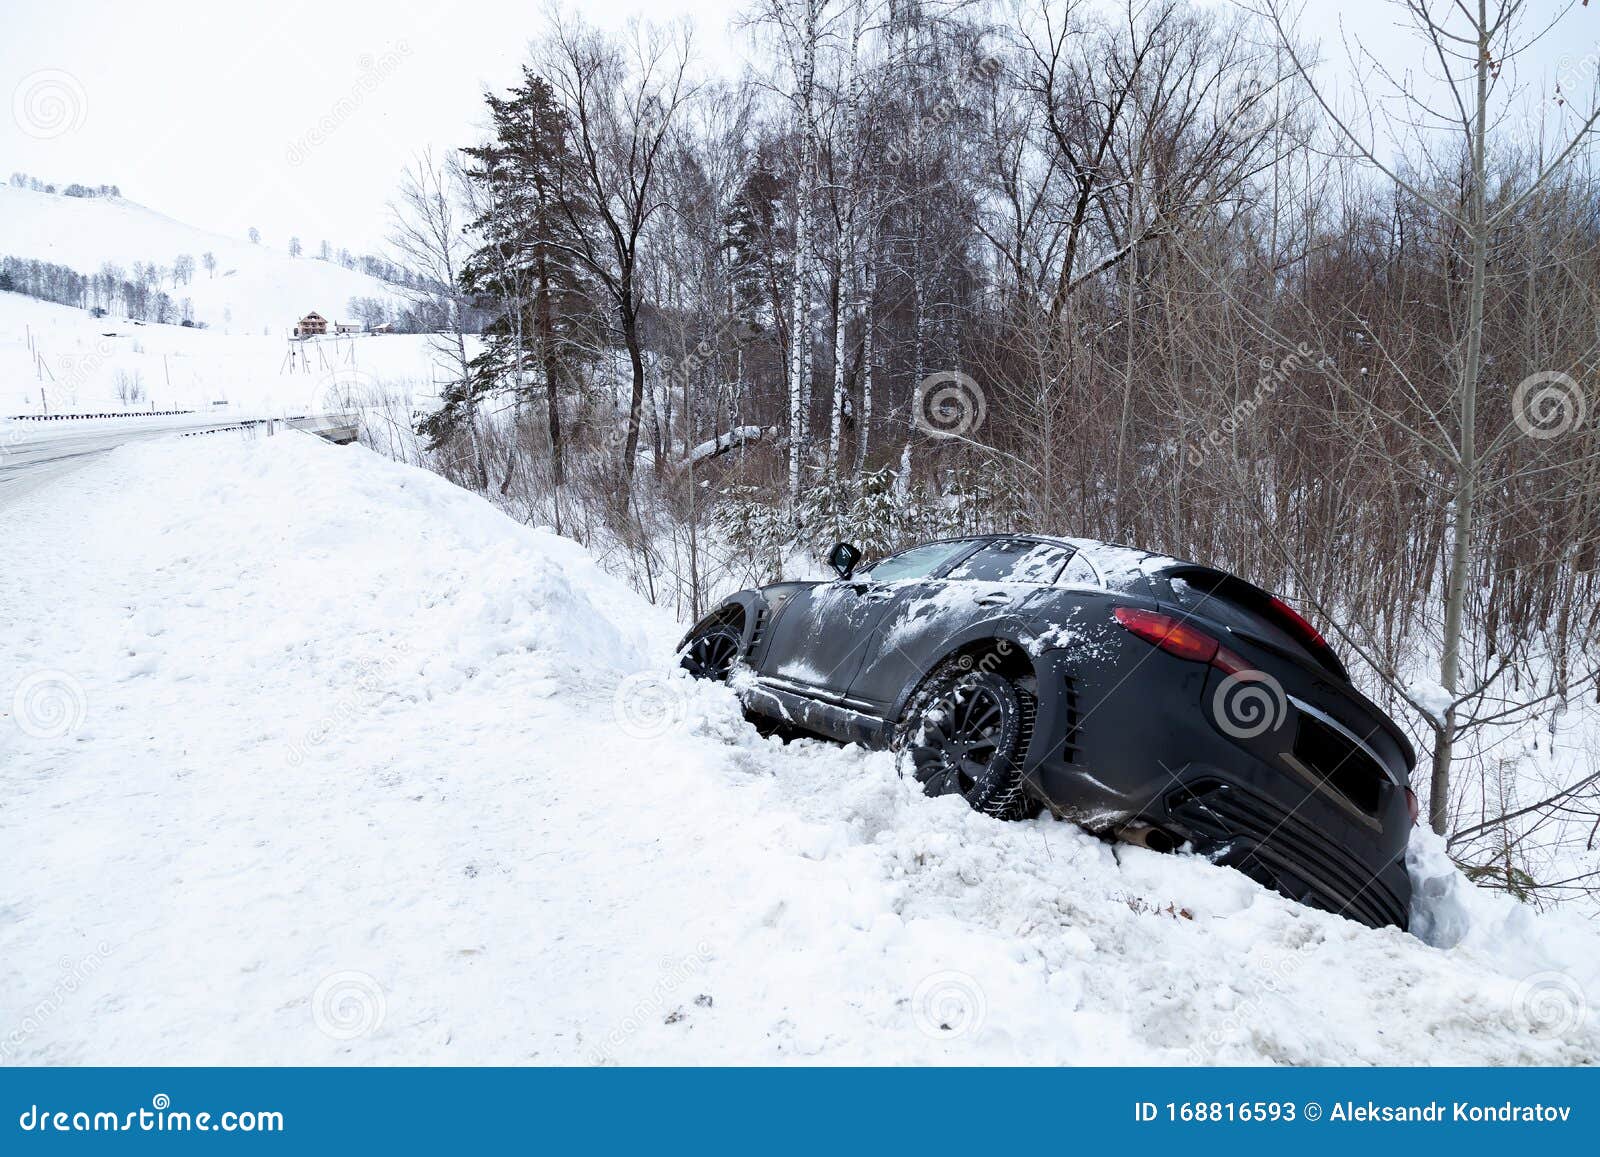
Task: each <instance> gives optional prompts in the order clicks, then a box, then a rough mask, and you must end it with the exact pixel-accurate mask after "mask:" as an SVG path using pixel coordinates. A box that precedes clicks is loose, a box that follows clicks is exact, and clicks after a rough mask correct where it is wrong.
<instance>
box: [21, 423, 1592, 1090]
mask: <svg viewBox="0 0 1600 1157" xmlns="http://www.w3.org/2000/svg"><path fill="white" fill-rule="evenodd" d="M0 521H3V523H4V525H5V535H6V539H7V542H8V544H9V545H11V547H12V551H11V556H10V558H9V559H8V563H7V582H6V584H5V585H4V586H3V587H0V623H3V624H4V631H5V636H4V646H3V647H0V693H3V698H4V700H5V701H7V702H13V693H15V696H14V702H13V706H14V710H15V715H16V718H15V719H14V720H12V721H10V722H9V723H8V725H6V726H5V727H3V728H0V777H3V781H0V791H3V793H4V794H3V796H0V798H3V799H4V800H5V801H6V806H5V807H4V808H3V809H0V879H4V880H5V881H6V882H7V884H8V887H7V888H6V891H5V894H4V896H3V897H0V1062H4V1061H11V1062H15V1061H25V1062H34V1063H63V1062H64V1063H133V1062H143V1063H150V1062H154V1063H201V1064H204V1063H214V1062H231V1063H265V1064H280V1063H342V1062H348V1063H421V1062H438V1063H467V1064H473V1063H486V1062H507V1063H524V1062H538V1063H545V1062H551V1063H595V1062H600V1063H606V1062H620V1063H704V1062H713V1063H714V1062H782V1061H788V1060H804V1061H812V1062H825V1063H846V1062H866V1063H900V1062H906V1063H942V1062H984V1063H990V1062H993V1063H1035V1062H1044V1063H1057V1062H1060V1063H1102V1062H1104V1063H1149V1064H1183V1063H1196V1062H1201V1063H1206V1062H1222V1063H1262V1062H1264V1063H1373V1064H1380V1063H1381V1064H1411V1063H1433V1064H1440V1063H1456V1064H1474V1063H1518V1064H1533V1063H1538V1064H1570V1063H1580V1062H1592V1061H1594V1060H1595V1059H1596V1058H1597V1056H1600V1026H1597V1024H1596V1020H1595V1016H1594V1014H1593V1012H1592V1011H1591V1010H1592V1009H1593V1008H1594V1007H1595V1006H1596V1002H1597V1001H1600V951H1596V949H1597V947H1600V937H1597V936H1596V934H1595V933H1594V932H1593V931H1592V930H1591V929H1590V928H1589V927H1588V926H1586V925H1583V924H1582V923H1581V922H1576V921H1562V920H1554V919H1548V918H1535V917H1534V916H1533V915H1532V914H1531V913H1529V912H1527V911H1526V910H1524V909H1521V908H1518V907H1516V906H1515V905H1512V904H1510V903H1509V902H1508V901H1504V900H1501V899H1499V898H1496V897H1492V896H1488V895H1486V894H1480V893H1477V892H1475V891H1473V890H1472V889H1470V887H1468V886H1467V885H1465V884H1464V882H1463V881H1461V879H1460V878H1459V876H1457V875H1455V874H1454V872H1453V869H1450V868H1449V867H1448V862H1447V861H1444V860H1443V859H1442V853H1441V852H1440V851H1439V849H1438V847H1437V846H1436V845H1435V844H1432V843H1431V842H1430V841H1429V840H1427V839H1419V841H1418V844H1417V847H1416V848H1415V849H1414V856H1413V867H1414V870H1415V871H1417V873H1418V878H1419V882H1420V884H1421V887H1420V889H1419V890H1420V892H1421V894H1422V897H1423V899H1422V900H1421V902H1420V903H1421V907H1420V908H1419V913H1418V916H1419V920H1418V929H1419V932H1421V933H1422V934H1423V936H1425V937H1426V938H1428V939H1429V940H1430V941H1431V942H1432V943H1433V944H1435V945H1438V947H1433V946H1430V945H1429V944H1427V943H1424V942H1423V940H1421V939H1418V938H1417V937H1414V936H1410V935H1406V934H1403V933H1400V932H1396V931H1393V930H1388V931H1381V932H1373V931H1369V930H1367V929H1364V928H1361V927H1359V926H1357V925H1355V924H1352V923H1349V922H1347V921H1344V920H1340V919H1338V918H1335V917H1332V916H1329V915H1326V914H1322V913H1317V912H1312V911H1309V910H1306V909H1302V908H1299V907H1296V906H1294V905H1291V904H1289V903H1287V902H1285V901H1282V900H1281V899H1279V898H1278V897H1276V896H1273V895H1269V894H1268V893H1266V892H1264V891H1262V890H1261V889H1260V888H1258V887H1256V886H1255V885H1254V884H1251V883H1250V882H1249V881H1247V880H1245V879H1244V878H1243V877H1241V876H1239V875H1237V874H1236V873H1233V872H1229V871H1226V870H1224V869H1219V868H1215V867H1212V866H1211V865H1209V864H1205V863H1203V862H1199V861H1196V860H1193V859H1189V858H1183V857H1161V856H1157V855H1154V854H1152V853H1149V852H1145V851H1142V850H1139V849H1131V848H1122V849H1113V848H1111V847H1108V846H1106V845H1104V844H1101V843H1099V842H1098V841H1096V840H1093V839H1091V838H1089V837H1087V836H1085V835H1083V834H1082V833H1080V832H1078V831H1077V830H1076V829H1075V828H1073V827H1071V826H1070V825H1066V824H1060V823H1054V822H1051V821H1049V820H1037V821H1032V822H1028V823H1022V824H1000V823H996V822H994V821H990V820H987V819H984V818H982V817H979V816H977V815H975V814H973V813H971V812H970V811H968V810H966V809H965V808H964V807H963V806H962V805H961V804H960V803H959V802H957V801H953V800H948V799H947V800H928V799H925V798H923V797H922V796H921V795H920V794H919V793H918V792H917V791H916V790H915V787H914V785H909V784H907V783H906V782H904V781H902V780H900V779H899V778H897V777H896V775H895V774H894V770H893V767H892V765H891V763H890V761H889V760H888V759H887V758H886V757H884V756H881V755H877V754H871V753H865V752H862V751H860V750H856V749H839V748H836V747H833V746H830V745H826V744H820V743H797V744H793V745H790V746H789V747H784V746H782V745H780V744H778V743H777V742H776V741H768V740H763V739H761V738H760V737H758V736H757V735H756V734H755V733H754V731H753V730H751V729H750V728H749V727H747V726H746V725H745V724H744V723H743V721H742V719H741V717H740V714H739V710H738V706H737V704H736V703H735V701H734V700H733V698H732V696H731V695H730V694H729V693H728V692H727V691H726V690H725V689H723V688H720V687H710V686H703V685H698V684H692V683H690V682H688V681H687V680H683V679H679V678H677V677H676V676H675V675H674V674H672V673H670V672H671V663H670V649H671V646H672V643H673V641H674V640H675V638H676V636H677V633H678V631H679V627H678V625H677V624H675V623H672V622H670V621H668V620H667V619H666V617H665V616H663V615H661V614H660V613H659V612H658V611H656V610H655V609H654V608H651V607H649V606H647V605H645V604H644V603H642V602H641V601H640V600H639V599H638V598H637V597H636V596H635V595H634V594H633V593H632V592H631V591H629V590H627V589H625V588H624V587H623V586H622V585H621V584H619V583H618V582H616V581H614V580H612V579H611V578H609V577H608V576H606V575H605V574H604V573H602V572H601V571H600V570H599V569H598V568H597V567H596V566H595V565H594V564H593V562H592V561H591V560H590V559H589V558H588V557H587V556H586V555H585V553H584V552H583V551H582V550H581V549H580V548H579V547H577V546H575V545H573V544H571V543H569V542H566V541H564V540H562V539H559V538H557V537H555V536H554V535H552V534H550V533H548V532H543V531H535V530H529V529H525V528H521V527H518V526H516V525H514V524H513V523H511V522H510V521H508V520H507V519H505V518H504V517H502V516H501V515H499V514H498V513H496V512H494V511H493V510H492V509H491V508H490V507H489V506H488V505H487V504H486V503H483V502H481V501H480V500H478V499H476V498H474V497H472V496H470V495H467V494H465V493H463V492H462V491H459V490H457V489H455V488H453V487H451V486H450V485H449V484H447V483H445V482H443V481H442V480H440V479H438V478H436V477H434V476H432V475H429V474H426V473H423V472H421V471H416V470H412V469H409V468H406V467H402V466H398V465H395V464H393V463H389V462H387V461H384V460H382V459H380V458H377V457H375V456H373V455H371V454H368V453H366V452H365V451H362V450H360V449H358V448H354V447H351V448H336V447H331V446H327V445H324V444H322V443H319V442H316V441H315V440H313V439H311V438H309V437H301V436H294V435H289V436H283V437H277V438H272V439H259V440H255V441H246V440H235V439H234V438H233V437H232V436H226V437H221V436H219V437H213V438H210V439H193V440H189V441H186V442H182V443H162V444H151V445H145V446H139V447H129V448H126V449H124V450H120V451H117V452H116V453H114V454H113V455H111V456H110V457H108V458H107V459H105V460H102V461H101V462H99V463H97V464H96V465H94V466H92V467H89V468H87V469H85V470H83V471H81V472H79V473H77V474H75V475H73V476H71V477H70V478H68V479H66V480H63V481H61V482H58V483H56V484H54V485H53V486H52V487H50V488H48V489H45V490H41V491H38V492H36V493H35V494H34V495H32V496H31V497H29V498H28V499H27V500H25V501H24V502H22V503H19V504H17V505H15V506H12V507H9V508H6V509H4V510H0Z"/></svg>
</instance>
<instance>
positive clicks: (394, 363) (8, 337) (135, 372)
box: [0, 293, 477, 418]
mask: <svg viewBox="0 0 1600 1157" xmlns="http://www.w3.org/2000/svg"><path fill="white" fill-rule="evenodd" d="M472 342H473V345H472V352H475V351H476V348H477V345H476V343H477V339H476V338H474V339H472ZM433 345H434V342H433V339H431V338H430V337H428V336H427V335H424V334H385V335H381V336H374V335H369V334H361V335H355V336H349V337H343V338H334V337H328V338H316V339H312V340H310V341H305V342H290V341H289V340H288V339H287V338H286V337H285V336H284V335H283V334H274V335H273V336H260V335H256V336H251V335H248V334H225V333H221V332H218V331H215V330H201V329H185V328H184V327H182V326H176V325H155V324H148V325H141V324H135V323H134V322H131V321H127V320H125V319H117V318H111V317H106V318H98V319H97V318H95V317H93V316H91V315H90V314H89V313H88V312H87V311H85V310H81V309H73V308H70V307H68V306H64V305H55V304H52V303H50V302H45V301H38V300H36V299H34V298H30V297H24V296H22V295H21V294H18V293H0V418H3V417H5V416H9V415H17V414H32V415H37V414H42V413H51V414H58V413H73V412H78V413H82V412H86V411H99V410H106V409H111V410H127V409H132V410H141V409H150V408H154V409H157V410H163V409H186V408H192V409H203V410H208V411H209V410H212V409H214V408H216V407H214V406H213V403H217V402H225V403H228V404H229V405H230V406H232V407H233V408H234V409H236V410H240V411H246V410H247V411H249V412H250V413H264V414H265V413H271V414H279V413H287V412H295V413H299V412H304V411H305V410H306V409H308V408H318V407H319V406H320V404H321V403H322V402H324V401H326V400H328V399H330V398H335V399H336V398H340V397H345V396H347V395H349V394H350V393H355V394H358V395H367V394H372V393H375V392H380V391H381V392H385V393H388V392H396V391H398V392H400V393H403V394H404V395H406V397H407V398H409V399H414V400H415V401H416V402H417V403H418V404H428V399H430V398H432V397H433V396H434V395H435V394H436V392H437V387H436V386H435V385H434V382H435V381H436V380H443V379H445V378H446V376H447V373H448V371H445V370H442V369H440V368H439V359H440V354H439V353H438V352H437V351H436V350H435V349H434V348H433ZM135 385H136V386H137V387H138V392H139V394H140V396H141V397H140V400H139V401H137V402H130V401H128V400H126V399H125V398H124V397H119V390H121V389H126V388H128V387H132V386H135ZM406 405H409V402H407V403H406ZM404 409H405V406H402V412H404Z"/></svg>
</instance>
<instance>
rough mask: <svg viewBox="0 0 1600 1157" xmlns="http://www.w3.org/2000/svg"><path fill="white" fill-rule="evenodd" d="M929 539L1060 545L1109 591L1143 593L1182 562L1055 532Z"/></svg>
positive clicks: (959, 535) (938, 540)
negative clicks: (1079, 558)
mask: <svg viewBox="0 0 1600 1157" xmlns="http://www.w3.org/2000/svg"><path fill="white" fill-rule="evenodd" d="M930 541H931V542H974V543H991V542H1008V541H1021V542H1045V543H1054V544H1056V545H1058V546H1064V547H1066V548H1068V549H1069V550H1072V551H1073V552H1075V553H1076V554H1078V555H1080V556H1082V557H1084V558H1085V559H1087V560H1088V562H1089V564H1090V565H1091V566H1092V567H1093V568H1094V570H1095V572H1096V573H1097V574H1098V575H1099V576H1100V580H1101V585H1102V586H1104V587H1107V588H1108V589H1111V590H1128V589H1130V588H1132V589H1134V590H1138V591H1141V593H1142V592H1143V590H1144V589H1145V588H1144V584H1145V582H1146V581H1147V580H1148V578H1149V577H1150V576H1151V575H1152V574H1156V573H1159V572H1161V571H1165V570H1167V569H1169V568H1171V567H1174V566H1184V565H1190V564H1185V563H1184V562H1183V561H1182V560H1181V559H1176V558H1172V557H1170V556H1168V555H1164V554H1156V553H1154V552H1152V551H1148V550H1140V549H1138V548H1137V547H1132V546H1122V545H1120V544H1118V543H1114V542H1102V541H1101V540H1099V539H1097V538H1072V537H1068V536H1066V535H1059V534H1035V533H1033V532H1031V531H1021V532H1018V533H1015V534H952V535H948V536H946V537H944V538H936V539H931V540H930Z"/></svg>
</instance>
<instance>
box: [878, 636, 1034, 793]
mask: <svg viewBox="0 0 1600 1157" xmlns="http://www.w3.org/2000/svg"><path fill="white" fill-rule="evenodd" d="M1031 719H1032V703H1031V700H1030V698H1029V696H1028V693H1027V692H1026V691H1025V690H1023V689H1022V688H1021V687H1018V686H1017V684H1016V683H1014V682H1013V681H1012V680H1010V679H1008V678H1006V677H1005V676H1004V675H1001V674H998V673H997V672H993V671H977V670H973V666H972V660H971V659H970V658H967V657H965V656H962V657H958V658H955V659H951V660H949V661H947V662H945V663H943V664H941V665H940V666H939V667H937V668H935V669H934V671H933V672H932V673H930V674H929V675H928V677H927V678H926V679H924V680H923V681H922V683H921V684H920V685H919V686H918V687H917V689H916V691H914V692H913V693H912V695H911V698H910V699H909V700H908V701H907V703H906V708H905V711H904V712H902V713H901V716H900V721H899V723H898V724H896V726H895V731H894V737H893V739H892V741H891V744H890V746H891V747H892V749H893V750H894V752H895V758H896V760H897V762H898V765H899V767H900V770H901V773H902V774H906V773H908V772H909V773H910V774H911V775H913V776H915V777H916V779H917V782H918V783H920V784H922V785H923V790H924V791H926V792H927V793H928V794H929V795H934V796H939V795H960V796H961V797H962V798H964V799H965V800H966V801H967V803H968V804H970V805H971V806H972V809H973V810H974V811H979V812H982V813H983V814H984V815H988V816H993V817H994V818H996V819H1002V820H1015V819H1023V818H1025V817H1026V816H1028V815H1030V814H1031V813H1032V812H1033V811H1034V810H1035V804H1034V801H1033V798H1032V797H1031V796H1030V795H1029V794H1028V792H1027V791H1026V789H1025V788H1024V786H1023V781H1022V761H1023V757H1024V756H1026V755H1027V744H1028V739H1029V737H1030V734H1029V733H1030V732H1031V731H1032V727H1031Z"/></svg>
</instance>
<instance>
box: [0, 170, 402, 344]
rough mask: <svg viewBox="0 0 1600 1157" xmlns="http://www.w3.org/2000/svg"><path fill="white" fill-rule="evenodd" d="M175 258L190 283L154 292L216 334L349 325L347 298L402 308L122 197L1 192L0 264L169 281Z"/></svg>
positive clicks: (364, 287) (377, 285)
mask: <svg viewBox="0 0 1600 1157" xmlns="http://www.w3.org/2000/svg"><path fill="white" fill-rule="evenodd" d="M307 244H308V245H309V244H311V243H310V242H309V241H308V242H307ZM204 253H211V254H212V255H213V256H214V257H215V258H216V262H217V266H216V269H215V270H214V271H211V272H207V271H206V270H205V269H204V268H202V267H201V265H200V259H201V255H202V254H204ZM180 254H187V255H188V256H189V257H191V258H193V259H194V262H195V273H194V278H193V280H191V281H188V282H185V283H182V284H178V285H174V284H173V283H172V280H171V278H170V275H169V276H168V277H167V278H166V279H164V280H163V282H162V284H161V285H160V286H159V288H160V289H162V290H163V291H165V292H166V293H168V294H169V295H171V297H172V300H173V301H174V302H175V303H181V302H182V301H183V300H184V299H185V298H188V299H189V301H190V302H191V303H192V304H193V307H194V316H195V318H196V319H197V320H198V321H202V322H204V323H205V324H206V325H208V326H209V327H210V328H211V329H212V330H214V331H215V332H217V333H221V334H229V333H231V334H256V335H262V334H271V335H277V336H279V337H281V336H282V335H284V334H285V333H287V332H288V330H289V329H290V328H291V327H292V326H293V325H294V323H295V321H296V320H297V319H298V318H300V317H301V316H302V315H303V314H305V313H307V312H308V311H310V310H316V311H318V312H319V313H321V314H322V316H323V317H325V318H327V319H328V320H329V321H335V320H339V321H344V320H349V319H348V318H347V317H346V305H347V304H348V302H349V301H350V299H351V298H352V297H375V298H378V299H380V300H382V301H385V302H387V303H389V304H390V305H391V306H397V305H400V304H402V303H403V298H402V297H401V296H400V294H399V292H398V291H397V290H396V289H395V287H394V286H392V285H389V284H388V283H386V282H383V281H380V280H378V279H377V278H375V277H371V276H368V275H367V274H365V273H361V272H359V271H358V270H354V269H346V268H344V267H343V266H342V265H339V264H337V263H334V262H330V261H321V260H318V259H317V258H314V257H309V256H307V257H290V256H289V255H288V253H286V252H284V251H283V250H282V248H281V247H279V246H274V245H267V244H261V245H253V244H251V243H250V242H249V241H246V240H244V239H243V238H237V237H227V236H224V235H222V234H220V233H209V232H206V231H205V230H203V229H196V228H195V227H194V226H192V225H186V224H184V223H183V222H181V221H176V220H174V219H172V218H171V217H168V216H166V215H165V214H162V213H158V212H156V211H155V210H154V209H147V208H145V207H144V206H143V205H140V204H137V203H136V202H133V201H129V200H126V199H124V198H121V197H67V196H62V195H60V194H51V193H38V192H34V191H32V190H29V189H19V188H15V187H13V186H10V185H0V256H6V257H22V258H29V259H32V260H35V261H49V262H52V263H54V264H56V265H65V266H66V267H67V268H69V269H72V270H74V271H76V272H78V273H81V274H83V275H84V276H85V277H90V276H92V275H94V274H97V273H99V272H100V271H101V269H102V267H103V266H104V265H106V264H107V263H110V264H112V265H116V266H119V267H120V268H121V270H122V273H123V276H127V275H128V274H129V273H130V271H131V270H132V267H133V264H134V263H135V262H143V263H145V264H152V265H158V266H160V267H162V268H163V269H165V270H168V271H169V274H170V270H171V268H172V265H173V263H174V261H175V260H176V258H177V257H178V256H179V255H180Z"/></svg>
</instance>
